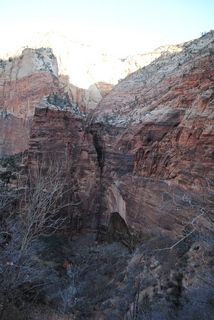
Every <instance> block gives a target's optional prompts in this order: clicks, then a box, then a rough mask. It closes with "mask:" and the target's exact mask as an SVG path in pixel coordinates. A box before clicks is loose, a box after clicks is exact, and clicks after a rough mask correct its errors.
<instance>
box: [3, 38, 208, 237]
mask: <svg viewBox="0 0 214 320" xmlns="http://www.w3.org/2000/svg"><path fill="white" fill-rule="evenodd" d="M177 48H178V49H176V52H172V51H170V52H169V51H166V52H165V53H164V54H163V53H162V55H161V57H159V58H158V59H157V60H155V61H154V62H152V63H151V64H150V65H148V66H147V67H144V68H142V69H140V70H138V71H136V72H135V73H133V74H131V75H129V76H128V77H126V78H125V79H124V80H122V81H121V82H120V83H119V84H118V85H117V86H115V87H114V89H113V90H112V91H111V92H110V93H108V94H107V95H106V96H105V97H104V98H103V99H102V101H101V102H100V103H99V105H98V106H97V108H96V109H95V110H94V112H93V114H92V115H90V116H89V117H88V118H87V117H86V115H85V114H84V112H82V111H85V110H83V109H84V108H83V109H81V108H79V105H78V104H77V103H75V102H74V101H72V99H71V95H70V93H69V91H68V90H67V89H65V88H64V87H63V86H62V82H60V81H61V80H59V78H58V77H57V67H56V61H55V58H54V57H53V55H52V53H51V51H50V50H49V49H41V50H31V49H26V51H24V52H23V55H22V56H21V57H18V58H15V59H14V60H12V61H10V62H8V63H7V64H6V66H3V67H2V75H4V77H2V78H1V79H4V80H3V81H2V85H1V95H2V97H3V100H2V101H3V104H2V113H1V114H2V124H3V125H2V126H1V130H2V134H1V137H2V142H1V143H2V152H3V153H7V152H17V151H20V150H23V148H24V147H26V146H27V145H28V139H29V137H30V140H29V145H28V146H29V147H28V149H29V150H28V153H27V156H26V159H25V162H26V163H27V164H28V166H31V167H33V166H35V165H36V164H37V163H38V161H39V159H43V161H46V160H45V159H47V157H48V156H50V155H52V156H53V157H54V158H55V159H58V160H61V161H62V162H63V163H64V165H65V168H66V170H68V172H69V174H70V176H71V179H74V180H75V182H77V185H78V187H77V189H76V191H75V197H76V198H77V199H80V201H81V204H80V205H79V207H77V208H76V209H75V215H78V216H79V217H82V218H83V220H84V223H83V225H84V226H85V227H88V226H90V227H91V226H92V227H93V228H95V229H96V228H97V227H98V228H99V227H101V226H102V225H106V224H107V223H108V218H109V212H111V211H117V212H119V213H120V215H121V216H122V217H123V218H124V219H125V221H126V222H127V223H128V225H129V226H130V227H132V228H133V229H135V230H138V231H139V230H144V231H146V230H148V229H150V230H156V232H157V230H160V232H168V231H169V232H170V231H172V229H176V228H179V227H180V225H181V224H185V223H187V222H188V219H190V218H189V217H182V215H181V216H180V215H178V216H176V217H175V215H173V211H174V210H176V205H175V204H173V200H172V201H168V205H167V206H165V203H166V201H165V200H164V199H165V197H167V195H168V194H170V191H171V190H172V188H177V187H179V188H183V190H190V189H191V190H195V192H198V191H200V190H201V188H205V186H207V185H208V184H210V183H212V181H213V154H214V150H213V124H214V123H213V103H214V102H213V98H214V89H213V83H214V69H213V48H214V34H213V32H210V33H208V34H207V35H206V36H203V37H202V38H200V39H198V40H195V41H191V42H189V43H185V44H182V45H180V46H178V47H177ZM27 57H28V58H27ZM29 61H30V63H31V65H33V68H32V69H31V70H28V67H27V65H28V64H27V63H28V62H29ZM18 65H19V66H21V69H20V68H17V66H18ZM20 70H21V71H20ZM8 88H13V90H10V89H8ZM17 106H19V108H17ZM16 122H17V123H18V125H17V127H16V130H17V133H16V134H15V135H14V131H13V130H14V124H15V123H16ZM23 124H24V125H23ZM19 126H20V128H21V127H23V128H25V127H26V133H25V132H24V131H23V130H19ZM29 127H30V128H31V129H30V132H29V131H28V130H29ZM12 136H13V138H12ZM11 141H13V143H11ZM179 192H181V191H179ZM163 207H164V209H163ZM163 211H164V212H163ZM72 214H74V213H72ZM172 226H173V228H172Z"/></svg>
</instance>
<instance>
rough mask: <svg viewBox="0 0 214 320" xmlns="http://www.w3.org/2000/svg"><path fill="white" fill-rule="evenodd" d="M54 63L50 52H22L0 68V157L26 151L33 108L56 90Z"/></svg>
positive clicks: (56, 70)
mask: <svg viewBox="0 0 214 320" xmlns="http://www.w3.org/2000/svg"><path fill="white" fill-rule="evenodd" d="M57 74H58V69H57V63H56V59H55V58H54V56H53V53H52V51H51V50H50V49H38V50H32V49H25V50H24V51H23V53H22V55H21V56H19V57H17V58H14V59H10V60H9V61H7V62H4V61H2V63H1V68H0V98H1V99H0V123H1V125H0V137H1V138H0V139H1V141H0V153H1V154H12V153H18V152H20V151H24V150H25V149H26V148H27V147H28V142H29V134H30V125H31V120H32V117H33V115H34V111H35V106H36V104H37V103H38V102H39V101H40V100H41V98H42V97H44V96H46V95H48V94H50V93H52V92H56V91H58V90H59V81H58V78H57Z"/></svg>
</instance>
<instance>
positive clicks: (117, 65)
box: [0, 33, 164, 154]
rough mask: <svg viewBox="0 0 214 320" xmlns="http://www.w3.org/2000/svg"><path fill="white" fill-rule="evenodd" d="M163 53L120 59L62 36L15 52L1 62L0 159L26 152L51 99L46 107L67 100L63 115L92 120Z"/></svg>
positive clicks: (38, 40)
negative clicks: (38, 115) (115, 91)
mask: <svg viewBox="0 0 214 320" xmlns="http://www.w3.org/2000/svg"><path fill="white" fill-rule="evenodd" d="M45 48H46V49H45ZM22 50H23V47H22ZM163 51H164V50H161V51H157V52H154V53H150V54H144V55H138V56H136V58H135V57H134V56H133V57H128V58H127V59H120V58H118V57H115V56H112V55H105V54H100V53H98V52H96V51H95V50H93V49H92V48H90V47H89V46H85V45H81V44H79V43H76V42H73V41H70V40H69V39H67V38H66V37H64V36H61V35H60V34H58V33H48V34H46V36H45V37H43V38H41V37H40V36H38V37H32V39H31V40H30V41H29V43H28V44H27V45H26V48H25V49H24V50H23V51H22V52H21V51H17V52H16V54H14V53H12V52H11V57H10V58H9V59H6V60H0V112H1V127H0V133H1V141H0V144H1V147H0V153H1V154H2V153H17V152H20V151H24V150H25V149H26V148H27V146H28V140H29V129H30V123H31V120H32V117H33V115H34V111H35V107H36V106H37V104H39V106H40V107H41V105H43V106H44V101H43V100H45V99H47V97H49V96H50V95H51V97H49V99H48V100H47V102H49V103H48V106H50V105H54V106H55V107H56V104H57V103H58V102H59V100H60V99H61V100H62V99H64V98H63V96H64V97H65V96H66V101H67V102H66V103H62V104H60V110H61V109H63V108H71V107H72V108H73V109H74V108H75V109H76V111H78V112H77V113H80V114H84V113H85V114H88V113H89V112H90V111H91V110H93V109H94V108H95V107H96V106H97V104H98V103H99V102H100V101H101V99H102V98H103V97H104V96H105V95H106V94H107V93H108V92H110V91H111V90H112V88H113V87H114V86H115V85H116V84H117V83H118V81H119V79H122V78H124V77H125V76H126V75H127V74H129V73H130V72H133V71H135V70H137V69H139V68H140V67H142V66H144V65H146V64H148V63H150V62H151V61H152V60H154V59H155V58H157V57H158V56H160V55H161V54H163ZM2 58H3V57H2ZM54 99H55V100H54ZM61 102H62V101H61ZM64 102H65V101H64Z"/></svg>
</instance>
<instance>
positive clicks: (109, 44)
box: [0, 0, 214, 56]
mask: <svg viewBox="0 0 214 320" xmlns="http://www.w3.org/2000/svg"><path fill="white" fill-rule="evenodd" d="M0 5H1V19H0V36H1V39H2V41H1V47H2V49H5V48H6V47H7V46H8V47H10V46H12V45H13V46H16V45H17V46H18V45H19V43H21V42H24V40H25V39H27V38H29V37H30V35H31V34H32V33H33V32H36V31H39V32H41V31H45V32H46V31H49V30H59V31H60V32H61V33H64V34H65V35H67V36H69V37H70V38H71V39H73V40H75V41H81V42H84V43H86V44H91V45H93V46H97V47H99V48H100V49H101V51H107V52H108V53H109V52H112V53H114V54H118V55H120V56H126V55H127V54H129V53H130V54H132V53H145V52H149V51H151V50H154V49H155V48H157V47H158V46H161V45H165V44H178V43H181V42H183V41H188V40H191V39H195V38H198V37H200V36H201V33H202V32H205V31H207V32H208V31H210V30H211V29H214V0H200V1H199V0H194V1H193V0H179V1H176V0H170V1H169V0H149V1H144V0H106V1H104V0H30V1H29V0H28V1H27V0H0Z"/></svg>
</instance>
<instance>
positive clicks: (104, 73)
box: [11, 32, 180, 112]
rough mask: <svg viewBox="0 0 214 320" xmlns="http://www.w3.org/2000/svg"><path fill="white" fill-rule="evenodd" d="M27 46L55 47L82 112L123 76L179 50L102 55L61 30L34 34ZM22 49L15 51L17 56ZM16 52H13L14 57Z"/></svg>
mask: <svg viewBox="0 0 214 320" xmlns="http://www.w3.org/2000/svg"><path fill="white" fill-rule="evenodd" d="M24 47H29V48H34V49H39V48H52V50H53V53H54V55H55V57H56V59H57V64H58V68H59V80H60V82H61V84H62V86H63V87H64V90H65V91H66V92H68V94H69V97H70V99H71V100H72V101H73V102H75V103H77V104H78V107H79V109H80V110H81V111H85V112H88V111H89V110H92V109H94V108H95V107H96V106H97V103H98V102H100V101H101V99H102V97H103V96H105V95H106V94H107V93H108V92H109V91H110V90H111V89H112V88H113V87H114V86H115V85H116V84H117V83H118V81H119V80H120V79H123V78H124V77H126V76H127V75H128V74H130V73H131V72H134V71H136V70H138V69H139V68H142V67H143V66H146V65H148V64H149V63H151V62H152V61H153V60H155V59H156V58H158V57H160V56H161V55H162V54H163V53H164V52H165V51H169V52H174V51H179V50H180V48H179V47H176V46H166V47H161V48H158V49H157V50H155V51H154V52H151V53H148V54H139V55H134V56H129V57H127V58H125V59H121V58H119V57H116V56H114V55H110V54H103V53H102V52H99V51H97V50H94V49H93V48H92V47H90V46H87V45H83V44H80V43H78V42H74V41H71V40H69V39H68V38H67V37H65V36H63V35H61V34H60V33H58V32H49V33H46V34H39V33H38V34H35V35H33V36H32V37H31V39H29V41H28V42H27V43H26V44H25V46H24ZM18 54H21V51H16V55H18ZM13 55H14V53H11V56H13Z"/></svg>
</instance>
